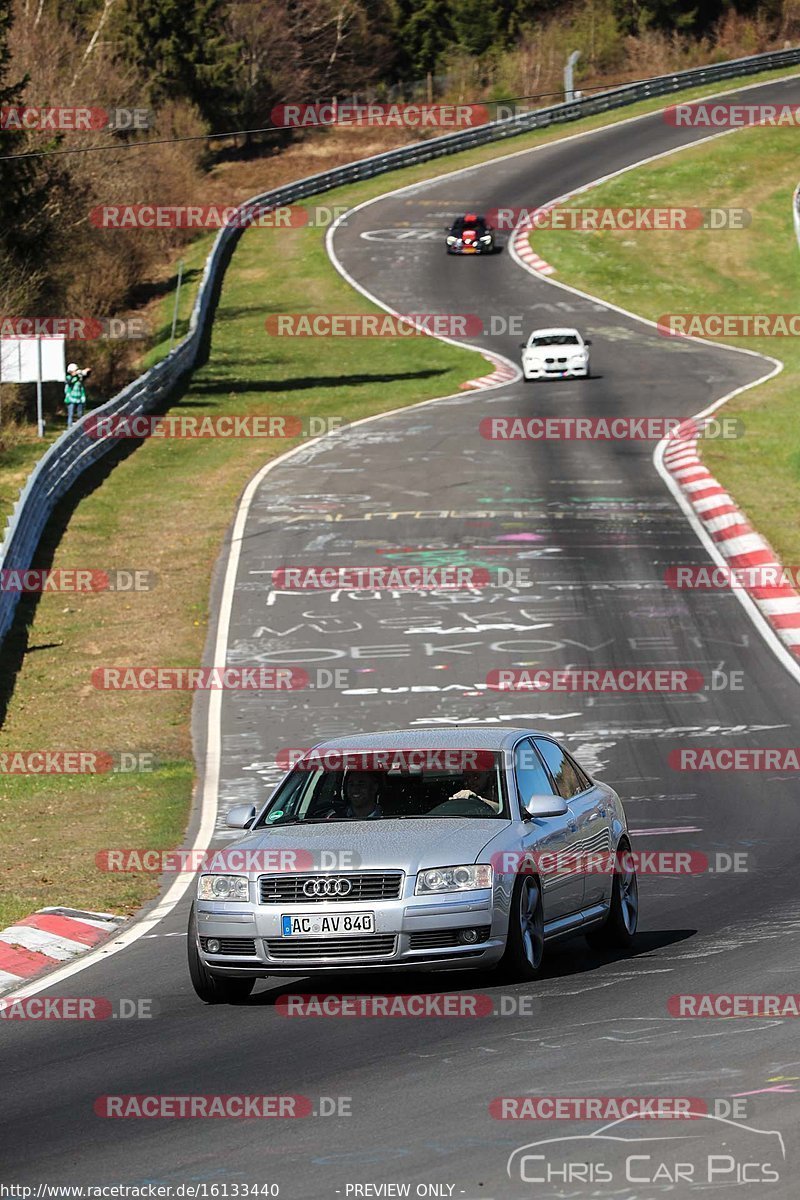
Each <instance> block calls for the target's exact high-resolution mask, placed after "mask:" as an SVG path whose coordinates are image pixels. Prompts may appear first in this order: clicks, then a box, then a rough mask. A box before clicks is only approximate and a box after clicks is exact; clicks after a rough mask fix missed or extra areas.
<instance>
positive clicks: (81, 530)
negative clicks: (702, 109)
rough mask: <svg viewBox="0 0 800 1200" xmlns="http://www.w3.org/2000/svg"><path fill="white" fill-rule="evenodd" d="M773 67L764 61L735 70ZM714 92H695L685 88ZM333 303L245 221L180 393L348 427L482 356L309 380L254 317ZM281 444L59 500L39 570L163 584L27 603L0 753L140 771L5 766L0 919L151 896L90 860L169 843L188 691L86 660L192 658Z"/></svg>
mask: <svg viewBox="0 0 800 1200" xmlns="http://www.w3.org/2000/svg"><path fill="white" fill-rule="evenodd" d="M787 73H790V72H770V73H768V74H765V75H764V76H761V77H758V80H754V79H748V80H747V81H746V82H756V81H764V80H766V79H769V78H773V77H779V76H781V75H785V74H787ZM735 82H736V81H728V82H727V83H726V84H725V85H724V87H722V86H721V87H720V88H718V89H716V90H717V91H722V90H727V89H729V88H731V87H732V86H735ZM714 90H715V89H710V88H706V89H697V90H696V91H695V92H691V93H682V94H681V98H682V99H683V98H691V96H693V95H700V94H710V93H711V92H713V91H714ZM662 104H663V101H662V100H656V101H648V102H644V103H643V104H640V105H636V106H634V107H632V108H627V109H623V110H620V111H619V112H617V113H613V114H605V115H598V116H596V117H591V118H587V119H586V120H584V121H581V122H578V123H575V124H573V125H569V126H566V127H564V126H558V127H554V128H553V129H549V130H540V131H536V132H535V133H533V134H527V135H524V136H522V137H517V138H514V139H511V140H509V141H508V142H504V143H503V144H502V145H499V146H498V145H496V144H494V145H490V146H486V147H481V148H480V149H478V150H474V151H470V152H467V153H465V154H461V155H458V156H454V157H452V158H449V159H446V160H443V161H441V162H439V161H434V162H432V163H427V164H423V165H420V166H418V167H414V168H408V169H406V170H404V171H399V172H395V173H394V174H392V175H386V176H382V177H380V178H378V179H375V180H370V181H367V182H364V183H362V184H360V185H357V186H353V187H349V188H346V189H340V190H339V191H337V192H335V193H334V192H331V193H327V194H326V195H325V196H324V197H323V198H322V203H324V204H348V205H352V204H356V203H358V202H360V201H362V200H364V199H367V198H369V197H371V196H376V195H380V194H381V193H383V192H385V191H387V190H390V189H391V188H394V187H397V186H401V185H403V184H406V183H413V182H415V181H416V180H419V179H424V178H426V177H428V176H430V175H433V174H436V173H446V172H448V171H452V170H457V169H459V168H461V167H464V166H468V165H472V164H474V163H480V162H485V161H489V160H491V159H492V158H496V157H500V156H503V155H505V154H508V153H511V152H514V151H516V150H522V149H525V148H527V147H529V146H532V145H538V144H544V143H546V142H552V141H554V140H557V139H559V138H561V137H564V136H568V135H571V134H573V133H576V132H579V131H580V130H583V129H590V128H594V127H596V126H599V125H605V124H609V123H612V122H614V121H620V120H624V119H627V118H629V117H631V116H633V115H636V114H637V113H642V112H647V111H652V110H654V109H657V108H659V107H661V105H662ZM263 186H264V187H266V186H268V181H267V182H265V183H264V184H263ZM276 238H279V239H280V241H279V242H276V241H275V240H274V239H276ZM210 243H211V238H203V239H200V240H198V242H196V243H193V244H192V245H191V247H189V248H188V249H184V251H183V257H184V260H185V262H186V266H187V283H188V286H187V288H186V289H185V290H184V292H183V293H182V296H181V301H180V307H179V326H178V335H179V336H181V335H182V333H183V332H185V327H186V322H187V321H188V315H189V311H190V309H191V304H192V302H193V296H194V293H195V289H196V281H197V280H198V279H199V271H200V268H201V266H202V261H203V258H204V257H205V254H206V253H207V250H208V248H209V246H210ZM276 264H278V265H277V269H276ZM172 304H173V299H172V296H171V295H167V296H166V297H165V298H164V299H163V301H162V304H161V308H160V322H159V325H158V328H159V334H158V341H157V343H156V345H154V347H153V348H152V350H151V353H150V357H149V361H155V360H156V359H157V358H159V357H161V356H162V355H163V353H164V352H165V349H166V347H167V345H168V340H169V326H170V323H171V317H172ZM337 310H338V311H343V312H357V311H371V306H370V305H368V304H367V303H366V302H365V301H364V300H363V298H362V297H361V296H360V294H354V293H353V292H352V291H351V290H350V288H349V287H347V286H346V285H345V284H344V282H343V281H342V280H341V279H340V278H339V276H338V275H337V274H336V273H335V272H334V271H333V269H332V267H331V266H330V264H329V262H328V260H327V257H326V255H325V252H324V246H323V240H322V237H321V235H320V232H319V231H318V230H311V229H297V230H292V231H291V232H289V231H282V232H279V233H276V232H272V231H268V230H253V231H250V232H248V233H246V234H245V235H244V237H243V238H242V240H241V242H240V243H239V246H238V248H237V250H236V254H235V257H234V260H233V262H232V264H231V266H230V267H229V269H228V272H227V275H226V279H225V284H224V287H223V291H222V296H221V300H220V305H219V309H218V313H217V317H216V321H215V326H214V340H213V346H212V351H211V356H210V359H209V362H208V364H207V365H206V366H205V367H204V368H203V369H201V370H200V371H198V372H196V373H195V375H194V377H193V378H192V381H191V386H190V388H189V390H188V392H187V393H186V394H185V395H184V396H183V397H182V398H181V403H182V404H183V406H185V407H187V408H188V407H189V406H191V412H192V413H193V414H194V415H197V416H203V415H206V414H214V413H219V412H235V413H237V414H256V413H259V414H261V413H271V414H277V413H282V414H297V415H300V416H307V415H312V414H313V415H316V416H336V417H343V418H345V419H346V420H354V419H357V418H358V417H362V416H367V415H369V414H371V413H375V412H380V411H385V410H386V409H389V408H394V407H400V406H402V405H405V404H410V403H414V402H415V401H418V400H422V399H425V398H427V397H430V396H437V395H444V394H447V393H449V392H454V391H456V390H457V389H458V386H459V384H460V383H461V382H462V381H463V380H465V379H467V378H470V377H471V376H472V375H474V374H475V370H476V365H480V364H481V360H480V359H479V358H478V357H477V356H476V355H474V354H472V353H470V352H468V351H465V350H460V349H457V348H455V347H452V346H448V345H444V344H443V343H440V342H436V341H433V340H432V339H414V341H413V342H409V341H408V339H400V340H399V341H398V342H397V343H393V342H388V341H385V340H383V339H380V340H375V341H371V340H370V339H365V340H361V341H354V342H348V341H347V340H346V339H330V340H326V341H323V342H316V343H315V345H314V371H313V375H312V373H311V372H310V371H309V352H308V344H306V343H304V340H303V339H297V340H294V341H293V340H291V339H290V340H287V341H282V342H281V343H280V345H279V346H278V347H276V346H275V345H274V344H272V345H270V344H268V343H267V341H266V339H265V336H264V330H263V322H264V318H265V316H266V315H267V314H268V313H269V312H281V311H283V312H287V311H288V312H302V311H337ZM292 444H293V443H292V442H290V441H281V442H276V441H255V440H253V441H246V440H237V441H227V442H226V441H214V440H207V439H203V440H197V441H192V440H183V441H150V442H147V443H145V444H143V445H142V446H141V447H139V448H138V449H137V450H136V451H135V452H134V453H133V454H131V455H129V456H127V457H124V458H122V459H121V461H119V462H117V463H116V465H115V466H114V467H113V469H112V470H111V471H110V472H109V473H108V475H107V477H106V478H105V479H104V481H103V483H102V486H99V487H97V488H96V490H94V491H93V492H91V494H90V495H88V496H87V497H86V498H84V499H83V500H82V501H81V502H80V504H79V505H78V506H77V507H76V508H75V510H74V512H73V513H72V515H71V517H70V518H69V521H68V524H67V527H66V530H65V531H64V533H63V535H62V536H61V537H60V539H59V540H58V544H57V546H56V547H55V549H54V551H53V561H52V565H53V566H54V567H80V566H88V567H97V568H113V567H139V568H144V569H148V570H151V571H155V572H156V573H157V575H158V577H159V583H158V586H157V587H155V588H154V589H153V590H152V591H150V592H144V593H136V594H132V595H127V596H126V595H124V594H110V593H99V594H94V595H84V596H79V595H70V594H60V595H57V594H47V595H44V596H43V597H42V598H41V600H40V602H39V604H38V606H37V607H36V611H35V616H34V618H33V621H32V624H31V626H30V629H29V631H28V644H27V648H26V652H25V654H24V657H23V659H22V662H21V666H20V668H19V670H18V672H17V675H16V686H15V689H14V691H13V694H12V695H11V697H10V700H9V704H8V708H7V712H6V718H5V723H4V726H3V729H2V731H0V754H2V753H3V752H6V753H7V752H12V751H16V750H25V749H41V748H48V749H97V750H111V751H114V750H122V749H124V750H128V751H133V752H136V751H141V752H143V753H146V754H151V755H154V756H155V767H154V769H153V770H152V771H149V772H138V773H129V774H126V773H112V774H109V775H98V776H94V775H89V776H80V777H74V776H72V777H67V776H57V775H52V776H42V777H34V776H22V775H21V776H8V775H6V776H3V777H2V780H1V781H0V864H1V865H0V928H2V927H3V926H4V925H7V924H9V923H10V922H12V921H13V920H15V919H17V918H19V917H20V916H22V915H24V914H26V913H28V912H30V911H31V910H33V909H35V908H38V907H40V906H42V905H47V904H70V905H75V906H80V907H90V908H98V909H104V910H105V909H112V910H115V911H120V912H132V911H134V910H135V909H136V908H137V907H139V906H140V905H141V904H142V903H143V902H145V901H146V900H147V899H149V898H151V897H152V896H153V895H154V894H155V893H156V891H157V887H158V881H157V879H156V878H154V877H151V876H140V875H111V874H107V873H104V872H102V871H100V870H99V869H97V867H96V865H95V855H96V854H97V852H99V851H102V850H104V849H107V848H115V847H120V846H135V847H147V848H165V847H172V846H175V845H178V844H180V841H181V838H182V836H183V833H184V830H185V827H186V818H187V812H188V807H189V802H190V797H191V787H192V779H193V763H192V756H191V743H190V736H189V716H190V709H191V695H190V694H188V693H179V692H165V693H160V694H158V695H155V696H153V695H150V694H147V693H142V694H138V693H131V692H120V693H102V692H98V691H95V690H94V689H93V687H92V685H91V680H90V674H91V670H92V668H93V667H95V666H99V665H107V664H108V665H127V664H136V665H152V664H154V663H163V664H169V665H176V666H187V665H194V664H196V663H197V662H198V660H199V658H200V654H201V650H202V645H203V641H204V638H205V634H206V624H207V619H208V593H209V580H210V575H211V570H212V567H213V564H214V561H215V559H216V556H217V553H218V549H219V545H220V542H221V539H222V537H223V534H224V531H225V529H226V527H227V525H228V523H229V521H230V520H231V517H232V515H233V511H234V507H235V502H236V498H237V496H238V495H239V494H240V493H241V491H242V489H243V487H244V486H245V484H246V482H247V481H248V479H250V478H251V477H252V475H253V474H254V473H255V471H256V470H257V469H258V468H259V467H260V466H261V465H262V464H263V463H264V462H265V461H267V460H268V459H269V458H272V457H275V456H277V455H278V454H280V453H282V452H283V451H284V450H286V449H288V448H289V447H290V446H291V445H292ZM2 465H3V463H2V457H0V466H2ZM31 465H32V464H31ZM10 654H11V651H10V650H9V648H8V647H7V648H6V650H5V651H4V653H3V656H2V661H0V666H2V667H3V668H4V669H5V668H7V667H8V665H9V656H10ZM14 665H15V664H14Z"/></svg>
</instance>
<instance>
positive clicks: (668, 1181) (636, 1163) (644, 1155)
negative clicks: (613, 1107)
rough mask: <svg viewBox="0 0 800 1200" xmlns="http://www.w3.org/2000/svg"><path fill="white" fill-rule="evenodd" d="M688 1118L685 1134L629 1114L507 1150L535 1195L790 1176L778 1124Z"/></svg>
mask: <svg viewBox="0 0 800 1200" xmlns="http://www.w3.org/2000/svg"><path fill="white" fill-rule="evenodd" d="M648 1125H649V1126H650V1128H647V1126H648ZM687 1125H688V1128H687V1131H686V1132H685V1133H684V1132H680V1131H678V1130H677V1129H676V1128H674V1127H673V1128H671V1129H670V1133H669V1134H668V1135H665V1134H664V1133H663V1132H658V1131H656V1132H654V1131H653V1123H652V1122H646V1121H645V1122H642V1121H641V1120H640V1119H639V1118H638V1117H636V1116H631V1117H622V1118H620V1119H619V1120H618V1121H611V1122H610V1123H609V1124H607V1125H603V1126H601V1127H600V1128H599V1129H596V1130H594V1131H593V1132H592V1133H588V1134H574V1135H572V1136H567V1137H550V1138H541V1139H538V1140H537V1141H535V1142H529V1143H528V1144H527V1145H524V1146H520V1147H519V1148H518V1149H516V1150H514V1151H513V1152H512V1153H511V1154H510V1155H509V1157H508V1162H507V1165H506V1170H507V1174H508V1177H509V1179H512V1180H513V1181H514V1182H515V1184H516V1185H517V1186H519V1185H520V1184H523V1185H525V1186H527V1187H529V1188H531V1189H532V1191H531V1193H530V1194H531V1195H536V1194H537V1191H536V1189H537V1188H538V1187H540V1186H541V1185H542V1184H545V1185H551V1186H559V1187H564V1186H565V1185H570V1186H574V1185H578V1184H584V1185H585V1184H593V1185H597V1184H610V1185H615V1186H617V1187H621V1188H624V1189H625V1193H626V1194H627V1193H628V1189H629V1188H631V1187H634V1186H638V1187H648V1186H649V1187H658V1188H659V1189H662V1188H663V1189H664V1190H665V1191H671V1190H672V1189H673V1188H675V1187H677V1188H678V1189H681V1188H683V1189H686V1188H687V1185H688V1186H689V1187H694V1188H697V1189H698V1190H700V1189H701V1188H702V1189H703V1190H705V1189H707V1188H712V1187H713V1188H725V1187H728V1188H729V1187H732V1186H737V1187H741V1186H742V1185H746V1184H750V1185H753V1184H755V1185H759V1184H761V1185H764V1184H767V1185H768V1184H772V1183H777V1182H778V1181H779V1180H781V1179H782V1178H784V1177H786V1167H787V1164H786V1147H785V1143H784V1140H783V1135H782V1134H781V1133H780V1132H779V1131H778V1130H775V1129H769V1130H767V1129H757V1128H755V1127H754V1126H752V1125H746V1124H744V1123H743V1122H741V1121H734V1120H730V1119H728V1118H726V1117H720V1116H713V1115H711V1114H708V1113H703V1112H699V1113H698V1114H697V1117H696V1119H693V1120H691V1121H690V1122H688V1123H687ZM681 1194H686V1193H685V1190H684V1191H683V1192H682V1193H681ZM763 1194H766V1193H762V1195H763ZM759 1200H761V1196H759Z"/></svg>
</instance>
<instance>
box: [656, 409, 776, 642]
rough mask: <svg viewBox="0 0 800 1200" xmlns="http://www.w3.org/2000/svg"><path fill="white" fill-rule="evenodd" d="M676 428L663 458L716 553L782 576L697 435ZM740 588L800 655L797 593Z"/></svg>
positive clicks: (772, 553) (739, 564) (735, 562)
mask: <svg viewBox="0 0 800 1200" xmlns="http://www.w3.org/2000/svg"><path fill="white" fill-rule="evenodd" d="M680 433H681V430H680V427H679V428H678V429H677V431H676V436H675V437H674V438H670V444H669V446H668V448H667V449H666V450H665V451H664V455H663V460H662V461H663V463H664V467H665V468H666V470H667V471H668V472H669V473H670V475H671V476H672V478H673V479H674V480H675V482H676V484H677V485H678V487H679V488H680V489H681V491H682V492H683V494H684V496H685V498H686V499H687V500H688V502H689V504H690V505H691V506H692V508H693V510H694V513H695V516H696V517H697V520H698V521H699V522H700V524H701V525H702V526H703V528H704V529H705V531H706V533H707V534H708V536H709V537H710V538H711V540H712V541H713V542H714V544H715V546H716V548H717V550H718V551H719V553H720V554H721V555H722V556H723V558H725V559H726V560H727V563H728V565H729V566H730V567H732V568H742V567H759V568H761V569H762V570H763V572H764V575H765V576H767V577H772V576H773V575H774V577H776V578H780V577H781V571H782V568H781V563H780V561H779V559H778V558H777V556H776V554H775V551H774V550H773V549H772V547H771V546H770V545H769V543H768V542H767V541H766V540H765V539H764V538H763V537H762V536H761V534H760V533H757V532H756V530H755V529H753V527H752V525H751V524H750V523H749V521H748V520H747V518H746V517H745V515H744V513H743V512H742V511H741V509H740V508H738V506H737V505H736V502H735V501H734V500H733V498H732V497H731V496H730V495H729V494H728V492H726V491H725V489H724V488H723V486H722V484H721V483H719V482H718V481H717V480H716V479H715V478H714V476H713V475H712V474H711V472H710V471H709V470H708V468H707V467H705V466H703V463H702V462H701V460H700V457H699V455H698V453H697V437H681V436H680ZM743 590H744V591H746V592H747V594H748V596H749V597H750V599H751V600H752V601H753V603H754V604H755V606H756V607H757V609H758V610H759V612H760V613H761V615H762V616H763V617H764V619H765V620H766V621H767V623H768V624H769V625H770V627H771V628H772V630H773V631H774V633H775V634H776V636H777V637H778V638H779V639H780V640H781V641H782V642H783V644H784V645H785V646H786V648H787V649H788V650H789V652H790V653H791V654H792V655H794V656H795V657H796V658H798V659H800V594H798V592H797V591H795V589H794V588H793V587H791V586H789V585H788V584H786V585H783V584H781V585H776V586H774V587H746V588H744V589H743Z"/></svg>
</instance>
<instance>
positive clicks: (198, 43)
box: [119, 0, 236, 128]
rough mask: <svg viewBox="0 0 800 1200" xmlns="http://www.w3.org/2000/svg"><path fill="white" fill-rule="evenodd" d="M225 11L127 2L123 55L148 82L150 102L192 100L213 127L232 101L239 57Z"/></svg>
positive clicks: (165, 0) (207, 4)
mask: <svg viewBox="0 0 800 1200" xmlns="http://www.w3.org/2000/svg"><path fill="white" fill-rule="evenodd" d="M223 7H224V5H223V4H222V3H221V2H220V0H128V3H127V5H126V6H125V8H124V10H123V12H122V14H121V16H120V29H119V36H120V41H121V46H122V52H123V55H124V57H125V58H126V59H127V60H128V61H130V62H131V63H132V64H133V65H134V66H135V67H136V69H137V71H138V72H139V73H140V75H141V77H142V78H143V79H146V80H148V98H149V101H150V103H151V104H153V105H158V104H159V103H161V102H162V101H164V100H166V99H168V98H170V97H173V98H180V99H186V100H190V101H192V103H193V104H195V105H197V108H198V109H199V110H200V112H201V113H202V115H203V116H204V117H205V118H206V120H208V121H209V122H210V124H211V126H212V128H213V127H214V124H215V121H217V122H218V121H219V113H220V106H221V105H223V104H224V103H225V101H226V100H227V99H228V98H229V97H230V93H231V87H232V81H233V68H234V61H235V56H236V47H235V46H231V45H230V44H229V43H228V41H227V39H226V38H225V35H224V32H223V27H222V16H223ZM223 123H224V121H223Z"/></svg>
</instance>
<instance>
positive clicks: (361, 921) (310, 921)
mask: <svg viewBox="0 0 800 1200" xmlns="http://www.w3.org/2000/svg"><path fill="white" fill-rule="evenodd" d="M374 932H375V914H374V913H371V912H351V913H292V914H287V913H282V914H281V937H285V938H288V937H295V938H304V937H306V938H341V937H362V936H363V935H364V934H365V933H374Z"/></svg>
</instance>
